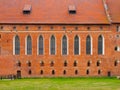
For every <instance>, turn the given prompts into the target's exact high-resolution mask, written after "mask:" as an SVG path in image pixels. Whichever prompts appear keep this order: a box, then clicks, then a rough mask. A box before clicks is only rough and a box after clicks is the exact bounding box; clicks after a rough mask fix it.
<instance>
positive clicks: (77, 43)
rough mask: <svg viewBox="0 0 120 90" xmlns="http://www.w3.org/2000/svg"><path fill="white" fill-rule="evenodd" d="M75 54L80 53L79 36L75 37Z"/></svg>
mask: <svg viewBox="0 0 120 90" xmlns="http://www.w3.org/2000/svg"><path fill="white" fill-rule="evenodd" d="M74 55H79V37H78V36H75V38H74Z"/></svg>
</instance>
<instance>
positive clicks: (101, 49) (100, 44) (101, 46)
mask: <svg viewBox="0 0 120 90" xmlns="http://www.w3.org/2000/svg"><path fill="white" fill-rule="evenodd" d="M102 54H104V39H103V37H102V36H101V35H100V36H99V37H98V55H102Z"/></svg>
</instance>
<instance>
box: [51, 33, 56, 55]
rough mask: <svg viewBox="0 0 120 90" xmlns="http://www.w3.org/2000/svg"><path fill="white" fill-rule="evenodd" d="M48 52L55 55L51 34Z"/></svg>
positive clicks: (53, 39)
mask: <svg viewBox="0 0 120 90" xmlns="http://www.w3.org/2000/svg"><path fill="white" fill-rule="evenodd" d="M50 54H51V55H55V37H54V36H53V35H52V37H51V39H50Z"/></svg>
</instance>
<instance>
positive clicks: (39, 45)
mask: <svg viewBox="0 0 120 90" xmlns="http://www.w3.org/2000/svg"><path fill="white" fill-rule="evenodd" d="M38 54H39V55H43V37H42V36H39V40H38Z"/></svg>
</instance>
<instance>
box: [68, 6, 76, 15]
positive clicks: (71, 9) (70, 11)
mask: <svg viewBox="0 0 120 90" xmlns="http://www.w3.org/2000/svg"><path fill="white" fill-rule="evenodd" d="M68 11H69V14H76V7H75V5H69V8H68Z"/></svg>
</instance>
